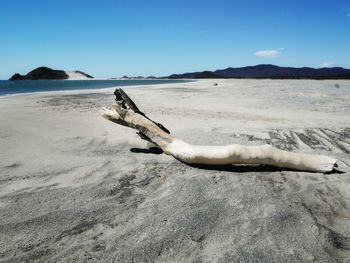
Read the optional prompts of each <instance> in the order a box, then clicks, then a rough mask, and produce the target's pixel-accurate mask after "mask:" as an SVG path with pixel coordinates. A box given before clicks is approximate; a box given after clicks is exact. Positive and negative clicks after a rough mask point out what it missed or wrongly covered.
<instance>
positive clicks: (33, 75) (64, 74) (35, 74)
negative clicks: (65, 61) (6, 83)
mask: <svg viewBox="0 0 350 263" xmlns="http://www.w3.org/2000/svg"><path fill="white" fill-rule="evenodd" d="M93 78H94V77H93V76H91V75H89V74H86V73H84V72H82V71H79V70H76V71H64V70H56V69H51V68H48V67H38V68H36V69H34V70H32V71H30V72H29V73H28V74H27V75H21V74H19V73H16V74H14V75H13V76H12V77H11V78H10V79H9V80H45V79H46V80H65V79H76V80H77V79H93Z"/></svg>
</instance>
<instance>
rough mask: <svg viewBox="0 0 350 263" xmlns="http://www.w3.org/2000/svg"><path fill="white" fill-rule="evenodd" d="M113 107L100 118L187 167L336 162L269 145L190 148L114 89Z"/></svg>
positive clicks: (329, 166) (317, 168) (320, 168)
mask: <svg viewBox="0 0 350 263" xmlns="http://www.w3.org/2000/svg"><path fill="white" fill-rule="evenodd" d="M114 94H115V96H116V105H113V106H112V108H111V109H106V108H103V110H102V116H103V117H104V118H106V119H107V120H110V121H112V122H114V123H117V124H120V125H123V126H126V127H130V128H133V129H136V130H137V131H138V133H137V134H138V135H139V136H140V137H141V138H142V139H143V140H147V141H149V142H151V143H153V144H154V145H156V146H157V147H159V148H160V149H162V150H163V152H164V153H165V154H169V155H172V156H174V157H175V158H176V159H178V160H180V161H182V162H184V163H187V164H205V165H228V164H261V165H271V166H275V167H280V168H286V169H293V170H300V171H310V172H323V173H325V172H330V171H332V170H333V169H334V167H335V166H336V161H337V160H336V159H334V158H331V157H328V156H324V155H310V154H303V153H293V152H287V151H283V150H279V149H277V148H275V147H273V146H271V145H260V146H244V145H238V144H231V145H224V146H206V145H192V144H188V143H186V142H184V141H182V140H180V139H177V138H175V137H173V136H172V135H170V132H169V131H168V130H167V129H166V128H165V127H164V126H163V125H162V124H160V123H157V122H155V121H153V120H151V119H150V118H148V117H147V116H146V115H145V114H144V113H143V112H141V111H140V110H139V109H138V107H137V106H136V104H135V103H134V102H133V101H132V100H131V99H130V98H129V96H128V95H127V94H126V93H125V92H124V91H123V90H122V89H116V91H115V92H114Z"/></svg>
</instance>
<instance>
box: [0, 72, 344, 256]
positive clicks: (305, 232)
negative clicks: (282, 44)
mask: <svg viewBox="0 0 350 263" xmlns="http://www.w3.org/2000/svg"><path fill="white" fill-rule="evenodd" d="M214 83H217V84H218V85H217V86H214ZM336 84H337V85H336ZM124 90H125V91H126V92H127V93H128V94H129V95H130V97H131V98H132V99H134V101H135V102H136V103H137V105H138V106H139V107H140V109H141V110H142V111H143V112H145V113H146V114H147V115H148V116H149V117H151V118H152V119H154V120H156V121H159V122H160V123H162V124H163V125H164V126H165V127H167V128H168V129H169V130H170V131H171V133H172V134H174V135H175V136H176V137H178V138H181V139H183V140H184V141H187V142H189V143H193V144H211V145H221V144H232V143H239V144H247V145H259V144H265V143H268V144H271V145H273V146H275V147H277V148H280V149H283V150H289V151H293V152H304V153H313V154H324V155H329V156H332V157H335V158H337V159H338V160H339V161H338V165H339V167H338V168H337V169H338V170H339V171H341V172H334V173H330V174H321V173H307V172H296V171H286V170H281V169H272V168H269V167H264V166H223V167H207V169H205V168H196V167H190V166H188V165H186V164H183V163H181V162H179V161H177V160H176V159H174V158H173V157H172V156H167V155H165V154H155V153H152V152H150V151H149V150H148V148H147V143H146V142H144V141H142V140H140V138H139V137H138V136H137V135H136V133H135V131H134V130H131V129H128V128H125V127H122V126H119V125H116V124H113V123H111V122H108V121H107V120H105V119H103V118H102V117H101V116H100V108H101V107H109V106H111V105H113V103H114V96H113V91H114V89H104V90H89V91H87V90H85V91H71V92H50V93H41V94H31V95H20V96H9V97H1V98H0V262H76V261H83V262H85V261H88V262H350V261H349V258H350V117H349V116H350V103H349V102H350V92H349V91H350V81H345V80H325V81H314V80H233V79H231V80H228V79H227V80H199V81H195V82H188V83H179V84H159V85H152V86H139V87H125V89H124Z"/></svg>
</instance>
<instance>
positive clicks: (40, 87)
mask: <svg viewBox="0 0 350 263" xmlns="http://www.w3.org/2000/svg"><path fill="white" fill-rule="evenodd" d="M183 82H188V80H165V79H152V80H144V79H143V80H16V81H8V80H0V96H5V95H13V94H23V93H32V92H45V91H61V90H82V89H103V88H112V87H125V86H134V85H154V84H170V83H183Z"/></svg>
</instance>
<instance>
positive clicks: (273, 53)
mask: <svg viewBox="0 0 350 263" xmlns="http://www.w3.org/2000/svg"><path fill="white" fill-rule="evenodd" d="M254 55H255V56H257V57H262V58H277V57H279V56H280V55H281V52H280V51H278V50H275V49H273V50H259V51H256V52H255V53H254Z"/></svg>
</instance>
